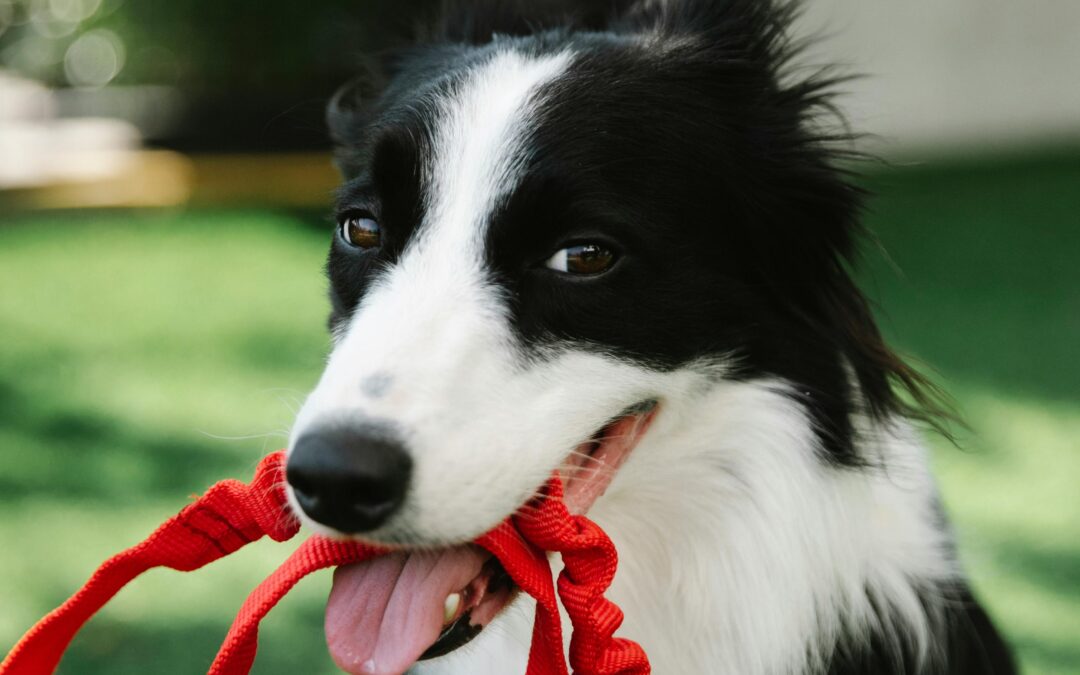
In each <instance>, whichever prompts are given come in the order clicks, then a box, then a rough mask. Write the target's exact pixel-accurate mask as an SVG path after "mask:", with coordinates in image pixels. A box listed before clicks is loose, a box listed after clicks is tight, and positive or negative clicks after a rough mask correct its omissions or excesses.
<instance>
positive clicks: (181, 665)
mask: <svg viewBox="0 0 1080 675" xmlns="http://www.w3.org/2000/svg"><path fill="white" fill-rule="evenodd" d="M288 619H289V620H288V621H287V622H284V624H283V622H282V621H281V620H280V617H279V618H277V619H276V622H275V625H274V627H273V629H271V627H270V626H267V627H266V628H264V629H263V631H261V633H262V634H261V635H260V638H261V639H260V640H259V655H258V658H257V659H256V662H255V667H254V668H253V669H252V672H253V673H255V674H257V675H275V674H280V675H295V674H296V673H304V674H305V675H308V674H314V673H334V672H338V671H337V670H336V669H335V668H334V666H333V663H332V662H331V660H330V657H329V656H328V655H327V651H326V643H325V641H324V638H323V631H322V616H321V614H318V613H315V612H304V613H303V614H302V615H300V616H297V615H295V614H292V615H290V616H289V617H288ZM271 620H274V619H270V620H268V622H269V621H271ZM227 628H228V627H227V626H226V625H225V624H224V623H223V622H200V623H191V622H188V621H185V622H183V623H179V624H173V625H167V626H166V625H162V624H161V623H157V622H155V623H151V624H134V623H131V622H118V621H115V620H108V619H105V618H104V617H102V618H99V619H95V620H94V621H93V622H91V623H90V624H88V625H87V627H86V628H85V629H84V631H83V632H82V633H81V634H80V635H79V636H78V637H77V638H76V639H75V641H74V642H73V643H72V645H71V648H70V649H69V650H68V653H67V654H66V655H65V657H64V660H63V662H62V663H61V664H60V668H59V669H58V670H57V672H58V673H59V675H65V674H66V675H78V674H79V673H111V674H112V675H145V674H146V673H154V674H155V675H157V674H161V675H168V674H169V673H176V674H177V675H181V674H184V675H188V674H190V673H205V672H206V670H207V668H208V667H209V665H210V663H211V661H213V659H214V655H215V654H217V650H218V648H219V647H220V646H221V642H222V640H223V639H224V637H225V634H226V631H227Z"/></svg>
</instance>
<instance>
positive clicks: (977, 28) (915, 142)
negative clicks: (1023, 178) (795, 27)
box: [803, 0, 1080, 189]
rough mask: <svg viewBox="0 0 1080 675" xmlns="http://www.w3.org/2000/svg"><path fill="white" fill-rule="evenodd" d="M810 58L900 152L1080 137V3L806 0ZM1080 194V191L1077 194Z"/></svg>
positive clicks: (875, 145) (854, 114)
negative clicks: (846, 80) (814, 35)
mask: <svg viewBox="0 0 1080 675" xmlns="http://www.w3.org/2000/svg"><path fill="white" fill-rule="evenodd" d="M805 7H806V13H805V16H804V19H803V28H804V30H807V31H812V32H818V33H823V34H824V42H822V43H820V44H819V45H818V46H817V47H815V48H814V49H813V50H812V51H811V53H810V57H811V60H812V61H813V62H814V63H841V64H844V65H845V67H846V69H847V70H849V71H852V72H856V73H862V74H865V75H866V76H867V77H865V78H864V79H862V80H860V81H856V82H852V83H850V84H848V85H846V87H845V88H846V89H847V90H849V91H850V92H852V93H851V95H850V96H846V97H844V98H843V99H842V100H841V103H842V105H843V107H844V108H845V110H846V111H847V112H848V114H849V118H850V119H851V121H852V122H853V126H854V127H855V128H856V130H859V131H866V132H870V133H873V134H877V135H879V136H880V138H878V139H876V140H872V141H869V147H870V149H873V150H875V151H877V152H883V153H884V154H886V155H887V156H893V157H908V156H914V157H921V156H927V155H932V154H941V153H950V152H957V151H959V152H970V151H994V150H1008V149H1014V148H1017V147H1020V146H1024V145H1030V144H1039V145H1054V144H1062V143H1071V144H1076V143H1077V142H1078V141H1080V0H805ZM1078 189H1080V188H1078Z"/></svg>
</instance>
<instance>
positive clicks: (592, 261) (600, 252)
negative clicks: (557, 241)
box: [544, 243, 615, 275]
mask: <svg viewBox="0 0 1080 675" xmlns="http://www.w3.org/2000/svg"><path fill="white" fill-rule="evenodd" d="M614 264H615V252H614V251H612V250H611V249H610V248H608V247H606V246H604V245H603V244H594V243H588V244H577V245H575V246H568V247H566V248H563V249H559V250H558V251H556V252H555V255H553V256H551V257H550V258H548V259H547V261H546V262H545V263H544V266H545V267H547V268H548V269H552V270H555V271H556V272H564V273H566V274H581V275H591V274H600V273H601V272H606V271H608V270H609V269H611V266H612V265H614Z"/></svg>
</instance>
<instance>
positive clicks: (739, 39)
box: [287, 0, 1015, 675]
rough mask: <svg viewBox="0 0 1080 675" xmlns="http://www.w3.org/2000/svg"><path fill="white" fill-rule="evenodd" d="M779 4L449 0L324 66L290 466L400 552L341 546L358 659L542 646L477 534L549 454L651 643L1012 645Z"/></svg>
mask: <svg viewBox="0 0 1080 675" xmlns="http://www.w3.org/2000/svg"><path fill="white" fill-rule="evenodd" d="M795 12H796V9H795V8H794V7H793V6H791V5H786V4H781V3H779V2H773V1H772V0H634V1H627V0H604V1H598V0H597V1H592V2H578V3H559V2H551V1H548V2H542V1H540V0H529V1H528V2H510V1H502V2H498V1H485V0H476V1H475V2H468V3H459V4H458V5H456V6H447V8H446V10H445V12H444V14H443V17H442V19H441V20H440V21H439V22H438V23H437V24H436V27H435V28H431V29H428V30H426V31H424V32H423V35H422V37H421V38H420V39H419V40H418V41H417V43H416V44H414V45H412V46H410V47H409V48H407V49H404V50H401V51H397V52H394V53H393V54H390V55H388V56H386V57H385V58H384V59H382V61H381V62H380V64H379V66H378V68H377V70H376V71H374V72H376V73H377V74H376V75H373V76H371V77H366V78H365V79H364V80H363V81H361V82H359V83H356V84H354V85H351V86H348V87H346V88H345V89H344V90H343V91H342V92H341V93H339V95H338V96H337V97H336V98H335V100H334V101H333V103H332V104H331V107H330V110H329V113H328V119H329V127H330V131H331V134H332V138H333V140H334V142H335V145H336V147H337V153H336V161H337V164H338V166H339V168H340V170H341V172H342V174H343V175H344V177H345V182H344V185H343V186H342V188H341V189H340V192H339V196H338V206H337V219H336V223H337V224H336V228H335V231H334V235H333V243H332V246H331V249H330V254H329V261H328V265H327V267H328V276H329V280H330V298H331V301H332V308H333V309H332V316H331V318H330V327H331V333H332V336H333V349H332V353H331V355H330V356H329V359H328V363H327V365H326V369H325V372H324V374H323V375H322V378H321V380H320V381H319V383H318V385H317V386H316V387H315V389H314V390H313V392H312V393H311V394H310V396H309V398H308V399H307V400H306V402H305V404H304V405H303V407H302V409H301V411H300V413H299V414H298V417H297V420H296V424H295V428H294V430H293V433H292V435H291V438H290V444H289V459H288V469H287V474H288V482H289V486H288V493H289V499H290V504H291V505H292V506H293V508H294V509H295V511H296V513H297V514H299V516H300V517H301V518H302V520H303V521H304V523H305V524H306V525H307V526H309V527H310V528H312V529H314V530H315V531H317V532H320V533H323V534H327V535H331V536H337V537H354V538H359V539H363V540H365V541H370V542H376V543H379V544H383V545H386V546H390V547H393V548H394V549H395V550H397V551H398V552H397V553H395V554H393V555H391V556H388V557H386V558H382V559H380V560H378V561H376V562H374V563H367V564H364V565H359V566H354V567H345V568H341V569H339V570H338V571H337V572H336V574H335V582H334V587H333V590H332V591H331V595H330V598H329V601H328V605H327V615H326V636H327V640H328V643H329V648H330V651H331V654H332V656H333V658H334V660H335V662H336V663H337V664H338V666H340V667H341V668H342V669H343V670H345V671H348V672H350V673H357V674H359V673H364V674H368V675H372V674H379V675H387V674H397V673H403V672H406V671H407V672H410V673H416V674H419V675H451V674H465V673H468V674H469V675H484V674H492V675H495V674H497V675H507V674H510V673H521V672H524V671H525V664H526V658H527V652H528V644H529V636H530V634H531V616H532V612H531V608H530V602H531V601H530V599H529V598H527V597H519V595H518V594H517V593H515V591H514V588H513V585H512V584H511V583H510V582H509V581H508V580H507V577H506V575H505V572H503V571H502V570H501V569H500V568H499V566H498V564H497V562H495V561H494V560H493V559H491V558H490V556H487V555H485V554H484V553H482V552H481V551H479V549H477V548H475V547H473V546H470V545H467V544H465V543H464V542H469V541H471V540H473V539H474V538H476V537H477V536H479V535H480V534H482V533H484V532H486V531H488V530H489V529H490V528H492V527H494V526H495V525H497V524H498V523H500V522H501V521H503V520H504V519H506V518H507V517H508V516H510V515H511V514H513V513H515V512H517V510H518V509H520V508H522V507H523V505H526V504H528V502H529V501H530V500H531V499H533V498H534V497H535V496H536V495H537V494H538V490H540V489H541V488H542V486H543V485H544V484H545V483H546V481H547V480H548V479H549V477H550V476H551V475H552V473H553V472H555V471H559V472H560V475H561V476H562V477H563V479H564V481H565V484H566V499H567V503H568V505H569V506H570V507H571V508H572V510H574V511H575V512H577V513H588V515H589V517H590V518H592V519H593V520H595V521H596V522H597V523H598V524H599V525H600V526H601V527H602V528H604V530H605V531H606V532H607V533H608V534H609V535H610V536H611V538H612V539H613V541H614V542H615V544H616V546H617V548H618V551H619V553H620V560H621V563H620V569H619V572H618V574H617V576H616V579H615V582H614V585H613V586H612V588H611V591H610V595H609V597H611V598H612V599H613V600H614V601H615V602H617V603H618V604H619V605H620V607H621V608H622V609H623V610H624V612H625V615H626V617H625V622H624V624H623V626H622V628H621V629H620V631H619V635H620V636H624V637H627V638H630V639H633V640H635V641H637V642H639V643H640V644H641V645H642V646H643V647H644V648H645V650H646V652H647V653H648V655H649V657H650V660H651V663H652V666H653V668H654V671H655V672H657V673H663V674H664V675H669V674H680V675H681V674H688V673H718V674H732V675H734V674H737V675H757V674H762V675H766V674H768V675H773V674H776V675H787V674H790V675H816V674H827V675H852V674H855V673H860V674H863V673H873V674H878V675H882V674H885V675H888V674H895V675H900V674H908V673H929V674H946V673H948V674H951V675H966V674H976V673H977V674H994V675H1004V674H1008V673H1013V672H1015V669H1014V665H1013V660H1012V657H1011V656H1010V652H1009V649H1008V648H1007V646H1006V645H1005V643H1004V642H1003V640H1002V639H1001V637H1000V636H999V634H998V633H997V632H996V630H995V628H994V626H993V624H992V622H991V620H990V619H989V617H988V616H987V614H986V613H985V612H984V611H983V609H982V608H981V607H980V605H979V603H978V602H977V601H976V599H975V598H974V597H973V595H972V592H971V591H970V589H969V585H968V583H967V582H966V580H965V576H964V573H963V571H962V568H961V565H960V563H959V562H958V560H957V553H956V547H955V544H954V542H953V537H952V535H951V533H950V528H949V524H948V521H947V518H946V516H945V514H944V512H943V509H942V507H941V503H940V500H939V497H938V493H937V490H936V488H935V484H934V480H933V478H932V475H931V473H930V471H929V469H928V465H927V457H926V451H925V449H924V443H923V441H922V440H921V438H920V431H919V429H920V428H922V427H924V426H925V424H924V423H925V422H934V421H935V420H936V419H939V417H938V413H937V407H936V406H935V403H934V401H935V400H936V399H935V396H934V392H933V389H932V388H931V386H930V385H929V384H928V383H927V381H926V380H925V379H923V378H922V377H921V376H920V375H919V374H918V373H917V372H916V371H915V370H913V369H912V368H911V367H909V366H908V365H906V364H905V363H904V361H902V360H901V359H900V358H899V357H898V356H897V355H896V354H895V353H894V352H893V351H892V350H891V349H890V348H889V347H888V346H887V345H886V344H885V342H884V341H883V338H882V336H881V334H880V333H879V331H878V329H877V327H876V326H875V322H874V318H873V316H872V312H871V310H870V308H869V305H868V302H867V300H866V298H865V297H864V295H863V294H862V293H861V292H860V290H859V289H858V288H857V286H856V284H855V283H854V281H853V279H852V276H851V268H852V265H853V264H854V262H855V260H856V257H857V246H858V242H859V240H860V237H861V236H862V230H861V227H860V209H861V206H862V203H863V201H864V194H863V193H862V191H861V190H860V189H859V188H858V187H857V186H856V184H855V183H854V182H853V179H852V176H851V174H850V173H849V168H848V167H849V166H850V164H849V163H848V162H847V160H848V159H850V157H849V152H848V151H847V150H846V149H845V148H846V147H849V145H848V144H847V141H848V140H849V137H848V135H846V134H844V133H836V132H833V131H829V130H828V126H829V125H827V124H824V123H823V120H826V119H829V118H830V117H829V116H830V114H831V113H830V111H831V109H832V99H831V94H832V92H833V91H834V90H835V89H836V88H837V86H838V80H836V79H835V78H832V77H830V76H829V75H828V73H827V71H826V72H824V73H817V74H809V75H807V74H806V73H805V71H800V70H799V69H798V68H794V67H793V65H792V64H793V60H794V59H795V58H796V56H797V54H798V49H797V47H796V46H795V41H794V40H792V39H791V38H790V37H789V35H790V24H791V21H792V20H793V17H794V15H795ZM800 72H802V75H801V76H800ZM556 568H557V565H556Z"/></svg>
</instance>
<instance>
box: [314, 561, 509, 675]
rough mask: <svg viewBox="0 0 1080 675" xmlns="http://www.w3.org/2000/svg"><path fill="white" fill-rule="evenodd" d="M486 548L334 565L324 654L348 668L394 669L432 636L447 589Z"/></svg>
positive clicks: (373, 672)
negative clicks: (328, 652) (336, 567)
mask: <svg viewBox="0 0 1080 675" xmlns="http://www.w3.org/2000/svg"><path fill="white" fill-rule="evenodd" d="M488 557H489V555H488V554H487V553H486V552H484V551H483V550H482V549H480V548H478V547H476V546H471V545H469V546H458V547H455V548H451V549H446V550H443V551H433V552H423V553H420V552H417V553H394V554H392V555H386V556H382V557H380V558H375V559H374V560H369V561H367V562H363V563H359V564H356V565H348V566H345V567H339V568H338V569H337V570H335V572H334V586H333V588H332V589H331V590H330V599H329V601H328V602H327V603H326V641H327V644H328V645H329V647H330V655H331V656H332V657H333V659H334V662H335V663H336V664H337V665H338V667H339V668H341V669H342V670H344V671H346V672H349V673H352V674H353V675H400V674H401V673H404V672H405V670H406V669H408V668H409V667H410V666H412V665H413V664H414V663H416V660H417V659H418V658H420V656H421V655H422V654H423V653H424V652H425V651H426V650H427V648H428V647H430V646H431V645H432V644H434V643H435V640H437V639H438V637H439V633H440V632H441V630H442V627H443V606H444V604H445V602H446V596H448V595H450V594H451V593H456V592H458V591H460V590H461V589H463V588H465V586H467V585H468V584H469V582H470V581H472V580H473V579H474V578H476V576H477V575H478V574H480V571H481V569H482V568H483V565H484V562H485V561H486V560H487V558H488Z"/></svg>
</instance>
